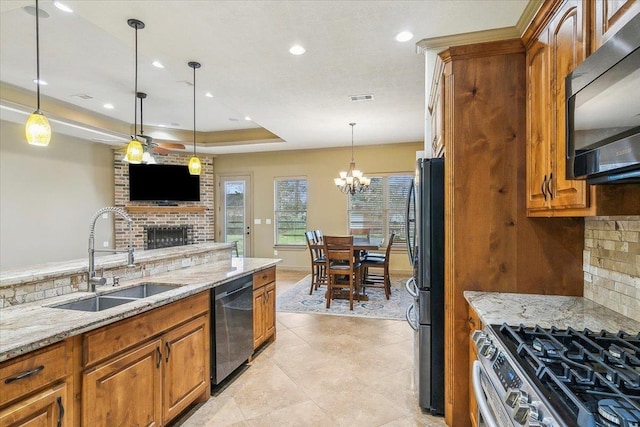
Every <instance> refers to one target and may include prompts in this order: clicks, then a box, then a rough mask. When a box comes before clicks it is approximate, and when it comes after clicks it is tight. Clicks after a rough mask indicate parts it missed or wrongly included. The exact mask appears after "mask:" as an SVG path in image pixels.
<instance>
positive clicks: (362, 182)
mask: <svg viewBox="0 0 640 427" xmlns="http://www.w3.org/2000/svg"><path fill="white" fill-rule="evenodd" d="M355 125H356V124H355V123H349V126H351V163H349V170H348V171H347V172H340V178H335V179H334V180H333V182H334V183H335V184H336V187H338V190H340V191H341V192H343V193H345V194H351V195H352V196H353V195H354V194H356V193H363V192H365V191H367V189H368V188H369V185H370V184H371V178H367V177H366V176H364V175H362V172H361V171H360V170H358V169H356V161H355V160H354V159H353V127H354V126H355Z"/></svg>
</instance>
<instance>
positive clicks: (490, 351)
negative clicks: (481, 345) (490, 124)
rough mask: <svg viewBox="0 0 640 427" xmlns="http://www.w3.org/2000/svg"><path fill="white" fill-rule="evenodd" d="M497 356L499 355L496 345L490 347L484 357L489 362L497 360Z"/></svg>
mask: <svg viewBox="0 0 640 427" xmlns="http://www.w3.org/2000/svg"><path fill="white" fill-rule="evenodd" d="M496 354H498V349H497V348H496V346H495V345H490V346H489V347H488V348H487V349H486V351H485V354H484V356H485V357H486V358H487V359H489V360H493V359H495V357H496Z"/></svg>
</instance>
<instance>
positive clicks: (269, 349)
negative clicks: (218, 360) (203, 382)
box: [175, 270, 445, 427]
mask: <svg viewBox="0 0 640 427" xmlns="http://www.w3.org/2000/svg"><path fill="white" fill-rule="evenodd" d="M277 275H278V281H277V284H276V286H277V287H278V289H277V290H278V293H280V292H282V291H283V290H285V289H286V288H287V287H288V286H290V285H292V284H294V283H296V282H297V281H298V280H299V279H300V278H302V277H304V276H305V275H306V273H304V274H303V273H302V272H287V271H280V270H278V273H277ZM276 318H277V326H276V331H277V338H276V340H275V341H274V342H272V343H271V344H268V345H267V346H266V347H264V348H263V349H262V350H261V351H260V352H259V353H258V354H257V355H256V356H255V357H254V359H253V361H252V362H250V363H248V364H247V365H245V366H244V368H241V372H239V373H237V374H236V375H234V377H233V378H232V379H231V380H230V381H228V382H227V383H226V384H223V385H222V386H220V387H219V388H218V389H216V390H214V393H213V395H212V397H211V398H210V399H209V400H208V401H207V402H206V403H204V404H201V405H198V406H196V407H195V408H193V409H192V410H191V411H190V412H189V413H188V414H186V415H185V416H184V417H182V418H181V419H180V420H178V421H177V422H176V423H175V425H176V426H183V427H203V426H367V427H372V426H389V427H391V426H393V427H401V426H428V427H432V426H433V427H435V426H445V423H444V421H443V419H442V418H441V417H432V416H430V415H427V414H424V413H422V411H421V410H420V409H419V408H418V406H417V403H416V399H415V397H414V395H413V392H412V387H413V375H412V364H413V360H412V358H413V338H412V331H411V329H410V328H409V326H408V325H407V324H406V322H404V321H398V320H378V319H365V318H356V317H341V316H327V315H320V314H299V313H277V317H276Z"/></svg>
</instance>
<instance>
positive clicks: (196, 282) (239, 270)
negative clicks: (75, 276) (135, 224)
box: [0, 245, 281, 362]
mask: <svg viewBox="0 0 640 427" xmlns="http://www.w3.org/2000/svg"><path fill="white" fill-rule="evenodd" d="M194 246H195V245H194ZM280 261H281V260H280V259H272V258H232V259H229V260H226V261H222V262H219V261H218V262H213V263H210V264H203V265H198V266H195V267H188V268H183V269H180V270H174V271H170V272H167V273H161V274H157V275H154V276H150V277H144V278H139V279H133V280H128V281H126V282H125V281H123V282H121V284H120V286H119V287H112V286H102V287H99V288H98V290H97V293H98V294H100V293H105V292H110V291H113V290H116V289H123V288H126V287H129V286H133V285H136V284H138V283H141V282H154V283H169V284H174V285H180V286H178V287H176V288H175V289H172V290H170V291H167V292H164V293H161V294H158V295H154V296H150V297H146V298H143V299H140V300H136V301H132V302H129V303H126V304H122V305H119V306H116V307H112V308H109V309H106V310H104V311H99V312H84V311H76V310H65V309H59V308H51V307H50V306H52V305H56V304H61V303H66V302H71V301H76V300H79V299H84V298H87V297H90V296H93V295H94V294H93V293H91V292H75V293H73V294H68V295H62V296H59V297H54V298H48V299H45V300H41V301H35V302H32V303H26V304H20V305H17V306H14V307H8V308H3V309H2V310H0V362H2V361H4V360H7V359H11V358H13V357H16V356H19V355H21V354H24V353H27V352H30V351H33V350H36V349H38V348H42V347H45V346H47V345H49V344H53V343H55V342H58V341H62V340H64V339H65V338H67V337H70V336H73V335H78V334H81V333H83V332H87V331H90V330H93V329H96V328H99V327H101V326H104V325H108V324H110V323H114V322H117V321H119V320H122V319H125V318H127V317H131V316H135V315H136V314H139V313H142V312H145V311H149V310H151V309H154V308H156V307H160V306H162V305H165V304H169V303H171V302H174V301H177V300H180V299H182V298H185V297H188V296H190V295H194V294H196V293H199V292H202V291H205V290H207V289H210V288H213V287H215V286H218V285H221V284H223V283H226V282H229V281H230V280H233V279H235V278H237V277H240V276H243V275H246V274H251V273H253V272H255V271H258V270H262V269H265V268H268V267H271V266H274V265H276V264H277V263H279V262H280ZM85 268H86V266H85Z"/></svg>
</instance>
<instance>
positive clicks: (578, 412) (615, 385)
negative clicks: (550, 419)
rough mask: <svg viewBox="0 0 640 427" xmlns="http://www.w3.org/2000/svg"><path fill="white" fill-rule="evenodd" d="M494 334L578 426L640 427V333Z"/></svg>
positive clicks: (537, 330) (528, 330)
mask: <svg viewBox="0 0 640 427" xmlns="http://www.w3.org/2000/svg"><path fill="white" fill-rule="evenodd" d="M494 329H497V331H498V337H499V338H500V340H501V342H502V343H503V344H505V347H506V348H507V349H508V350H509V351H510V352H511V353H512V355H513V356H514V357H515V358H516V360H517V361H518V363H519V364H520V365H521V367H523V369H524V370H525V371H526V372H527V373H528V374H529V375H530V376H531V379H532V380H533V381H534V382H535V383H536V385H537V386H538V388H540V390H541V392H542V393H543V395H545V396H546V397H547V399H548V400H549V402H550V404H551V405H553V406H554V407H555V409H556V410H557V411H558V412H559V413H564V414H569V418H570V419H573V420H575V421H576V422H577V423H578V424H577V425H580V426H583V425H584V426H609V425H621V426H623V427H639V426H640V333H638V334H636V335H631V334H627V333H625V332H623V331H620V332H618V333H610V332H607V331H605V330H602V331H600V332H593V331H591V330H589V329H585V330H583V331H578V330H575V329H572V328H567V329H558V328H549V329H545V328H542V327H540V326H535V327H525V326H523V325H520V326H515V327H514V326H508V325H506V324H505V325H502V326H500V327H494ZM603 402H604V403H603ZM611 402H614V403H611ZM603 408H604V409H603ZM615 420H618V421H619V422H620V424H616V422H615Z"/></svg>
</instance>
